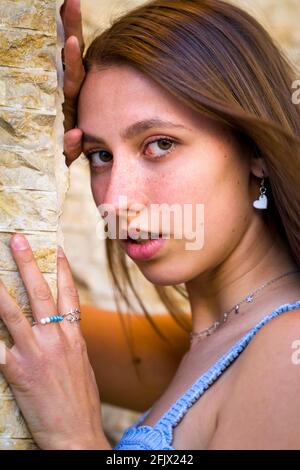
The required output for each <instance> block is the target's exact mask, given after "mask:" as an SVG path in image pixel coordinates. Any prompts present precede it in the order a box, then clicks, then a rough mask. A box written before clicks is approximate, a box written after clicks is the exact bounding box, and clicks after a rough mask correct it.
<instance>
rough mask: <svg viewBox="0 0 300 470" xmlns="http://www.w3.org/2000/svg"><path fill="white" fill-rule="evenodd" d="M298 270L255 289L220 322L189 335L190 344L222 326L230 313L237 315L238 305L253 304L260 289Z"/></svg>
mask: <svg viewBox="0 0 300 470" xmlns="http://www.w3.org/2000/svg"><path fill="white" fill-rule="evenodd" d="M299 272H300V271H299V269H298V270H296V271H290V272H287V273H284V274H281V276H278V277H276V278H274V279H271V281H268V282H266V283H265V284H263V285H262V286H260V287H259V288H258V289H256V290H255V291H254V292H252V293H250V294H248V295H247V296H246V297H245V298H244V299H243V300H241V301H240V302H239V303H237V304H235V305H234V306H233V307H232V308H231V309H230V310H228V311H227V312H225V313H224V314H223V318H222V319H221V320H220V321H215V322H214V323H213V324H212V325H211V326H210V327H208V328H206V329H205V330H202V331H200V332H199V333H193V332H192V333H190V342H192V340H193V339H194V338H199V339H202V338H206V337H207V336H210V335H211V334H212V333H214V332H215V331H216V329H217V328H218V327H219V326H220V325H222V324H223V323H225V322H226V321H227V319H228V317H229V315H230V313H231V312H233V311H234V312H235V314H238V313H239V311H240V305H242V304H243V303H245V302H246V303H251V302H253V300H254V296H255V295H256V294H257V293H258V292H260V291H261V290H262V289H264V288H265V287H267V286H269V285H270V284H272V283H273V282H275V281H278V280H279V279H281V278H283V277H285V276H290V275H291V274H296V273H299Z"/></svg>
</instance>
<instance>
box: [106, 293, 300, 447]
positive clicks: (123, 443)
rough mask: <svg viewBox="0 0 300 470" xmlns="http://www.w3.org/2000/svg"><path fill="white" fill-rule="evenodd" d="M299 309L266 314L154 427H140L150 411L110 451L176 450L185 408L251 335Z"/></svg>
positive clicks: (299, 303) (291, 305) (299, 305)
mask: <svg viewBox="0 0 300 470" xmlns="http://www.w3.org/2000/svg"><path fill="white" fill-rule="evenodd" d="M297 308H300V300H298V301H297V302H295V303H287V304H284V305H281V306H280V307H278V308H277V309H275V310H273V311H272V313H270V314H268V315H266V316H265V317H264V318H263V319H262V320H261V321H260V322H259V323H257V324H256V325H255V326H254V327H253V328H252V329H251V330H250V331H248V332H247V333H246V334H245V335H244V336H243V337H242V338H241V339H240V340H239V341H237V342H236V343H235V344H234V345H233V346H232V347H231V348H230V349H229V351H228V352H226V353H225V354H224V355H223V356H222V357H221V358H220V359H219V360H217V362H215V364H214V365H213V366H212V367H211V368H210V369H208V370H207V371H206V372H205V373H204V374H202V375H201V376H200V377H199V378H198V379H197V381H196V382H195V383H194V384H193V385H192V386H191V387H190V388H189V389H188V390H187V391H186V392H185V393H184V394H183V395H182V396H181V397H180V398H179V399H178V400H177V401H176V402H175V403H174V404H173V405H172V406H171V407H170V408H169V409H168V411H167V412H166V413H165V414H164V415H163V416H162V417H161V418H160V419H159V420H158V421H157V423H156V424H155V425H154V426H148V425H141V426H139V424H140V423H141V422H142V421H143V420H144V418H146V416H147V415H148V414H149V413H150V411H151V409H152V407H151V408H149V410H147V411H146V412H145V413H144V414H143V415H142V416H140V417H139V419H138V420H137V421H135V423H133V424H132V425H131V426H130V427H129V428H128V429H127V430H126V431H125V432H124V434H123V436H122V437H121V440H120V441H119V442H118V444H117V445H116V446H115V447H114V448H113V450H176V449H174V447H172V440H173V429H174V428H175V426H177V424H178V423H179V422H180V421H181V420H182V418H183V417H184V415H185V414H186V413H187V411H188V409H189V408H191V406H192V405H193V404H194V403H195V402H196V401H197V400H199V398H200V397H201V396H202V395H203V394H204V392H205V391H206V390H207V389H208V388H209V387H210V386H211V385H212V384H213V383H214V382H215V381H216V380H217V378H218V377H219V376H220V375H221V374H222V373H223V372H224V371H225V370H226V369H227V368H228V367H229V366H230V365H231V364H232V363H233V362H234V361H235V359H236V358H237V357H238V356H239V355H240V354H241V352H242V351H243V350H244V349H245V348H246V346H247V345H248V344H249V342H250V341H251V339H252V338H253V336H254V335H255V334H256V333H257V332H258V330H259V329H260V328H262V327H263V326H264V325H265V324H266V323H268V322H269V321H270V320H272V319H273V318H275V317H277V316H279V315H280V314H282V313H284V312H287V311H290V310H295V309H297Z"/></svg>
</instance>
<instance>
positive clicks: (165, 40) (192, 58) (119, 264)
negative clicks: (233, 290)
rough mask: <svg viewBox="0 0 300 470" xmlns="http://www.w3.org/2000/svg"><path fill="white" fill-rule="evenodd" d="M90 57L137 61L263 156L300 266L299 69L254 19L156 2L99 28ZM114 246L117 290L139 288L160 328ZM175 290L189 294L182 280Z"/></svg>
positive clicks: (281, 227) (203, 2)
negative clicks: (294, 86) (295, 88)
mask: <svg viewBox="0 0 300 470" xmlns="http://www.w3.org/2000/svg"><path fill="white" fill-rule="evenodd" d="M84 63H85V69H86V71H87V72H88V71H89V70H90V69H91V67H93V68H97V67H99V68H101V67H103V66H110V65H120V64H128V65H131V66H133V67H135V68H136V69H137V70H139V71H141V72H142V73H144V74H145V75H146V76H148V77H150V78H151V79H153V80H154V81H155V82H156V83H158V84H159V85H160V86H161V87H163V88H164V89H166V90H167V91H169V92H170V93H171V94H173V95H175V96H176V98H177V99H178V100H179V101H181V102H182V103H184V104H185V105H187V106H188V107H189V108H191V109H192V110H194V111H196V112H198V113H200V114H201V115H204V116H207V117H209V118H213V119H214V120H216V121H217V122H221V123H223V124H225V125H227V126H228V127H229V128H230V129H232V130H234V131H235V132H236V135H237V136H238V137H239V138H241V139H242V140H243V141H244V142H245V143H246V144H247V145H249V146H250V148H251V149H252V150H253V152H255V154H256V155H257V156H261V157H263V158H264V160H265V163H266V167H267V170H268V176H269V178H268V181H267V185H268V190H269V195H270V197H271V209H270V211H268V217H270V221H272V222H273V223H275V224H276V229H277V230H278V231H279V232H280V233H281V235H282V237H284V239H285V241H286V244H287V247H288V248H289V249H290V252H291V254H292V256H293V258H294V259H295V261H296V262H297V263H298V265H299V266H300V243H299V236H300V219H299V212H300V210H299V209H300V190H299V187H300V112H299V108H298V107H297V106H296V105H295V104H293V102H292V93H293V91H292V84H293V82H294V80H295V79H296V68H295V67H294V66H293V65H292V64H291V63H290V62H289V60H288V59H287V57H286V56H285V55H284V53H283V52H282V51H281V50H280V49H279V47H278V46H277V45H276V44H275V42H274V41H273V40H272V39H271V37H270V35H269V34H268V33H267V32H266V31H265V29H264V28H263V27H262V26H261V25H260V24H259V23H258V22H257V21H256V20H255V19H254V18H252V17H251V16H250V15H249V14H248V13H246V12H245V11H243V10H241V9H240V8H238V7H236V6H234V5H232V4H230V3H226V2H224V1H221V0H155V1H151V2H147V3H146V4H144V5H142V6H140V7H138V8H135V9H134V10H132V11H131V12H129V13H127V14H126V15H124V16H122V17H121V18H117V19H115V20H114V22H113V24H112V25H111V26H110V27H109V29H107V30H106V31H104V32H103V33H101V34H100V35H98V36H97V37H96V38H95V39H94V40H93V42H92V43H91V45H90V46H89V48H88V49H87V52H86V54H85V58H84ZM106 250H107V259H108V265H109V269H110V273H111V276H112V279H113V282H114V287H115V288H116V292H117V294H118V295H119V296H121V298H122V299H123V300H125V302H126V304H127V306H128V307H129V308H131V305H130V301H129V298H128V295H127V288H128V287H129V288H131V289H132V291H133V293H134V295H135V297H136V299H137V300H138V302H139V304H140V305H141V307H142V309H143V311H144V312H145V314H146V315H147V317H148V319H149V321H150V322H151V323H152V325H153V326H154V328H156V325H155V324H154V322H153V319H152V318H151V316H150V315H149V313H148V312H147V309H146V307H145V305H144V303H143V301H142V299H141V297H140V296H139V294H138V292H137V291H136V289H135V287H134V283H133V281H132V279H131V276H130V273H129V269H128V266H127V263H126V256H125V254H124V251H123V250H121V249H120V248H119V247H118V245H117V243H114V241H113V240H106ZM154 288H155V289H156V292H157V294H158V295H159V298H160V299H161V301H162V302H163V304H164V305H165V307H166V309H167V311H168V312H169V313H170V314H171V315H172V316H173V318H174V320H175V321H177V322H178V323H179V324H180V325H181V326H182V327H183V328H185V329H186V331H190V327H191V325H190V322H189V321H188V322H187V320H186V319H187V318H188V317H187V316H186V315H182V310H181V309H180V308H179V307H178V305H177V304H176V303H174V299H173V298H172V295H171V294H170V293H168V287H162V286H157V285H154ZM173 289H175V291H176V292H177V294H178V293H179V294H180V295H182V296H183V297H184V299H187V295H186V291H185V289H184V288H183V286H173ZM115 298H116V301H117V297H115ZM117 305H118V308H119V303H118V301H117Z"/></svg>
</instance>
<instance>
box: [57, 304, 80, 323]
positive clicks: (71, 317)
mask: <svg viewBox="0 0 300 470" xmlns="http://www.w3.org/2000/svg"><path fill="white" fill-rule="evenodd" d="M80 313H81V311H80V308H78V307H76V308H72V310H70V311H69V312H67V313H64V314H63V315H61V316H62V317H63V318H65V319H66V320H67V321H69V322H71V323H73V322H74V321H80V320H81V318H80V316H79V314H80Z"/></svg>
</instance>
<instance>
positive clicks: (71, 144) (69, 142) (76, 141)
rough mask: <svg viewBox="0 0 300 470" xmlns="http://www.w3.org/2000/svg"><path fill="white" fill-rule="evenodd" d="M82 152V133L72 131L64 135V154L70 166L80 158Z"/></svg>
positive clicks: (76, 130) (75, 130)
mask: <svg viewBox="0 0 300 470" xmlns="http://www.w3.org/2000/svg"><path fill="white" fill-rule="evenodd" d="M81 152H82V131H81V130H80V129H77V128H76V129H71V130H69V131H67V132H66V133H65V135H64V154H65V156H66V164H67V165H68V166H70V165H71V163H72V162H73V161H74V160H76V158H78V157H79V155H80V154H81Z"/></svg>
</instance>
